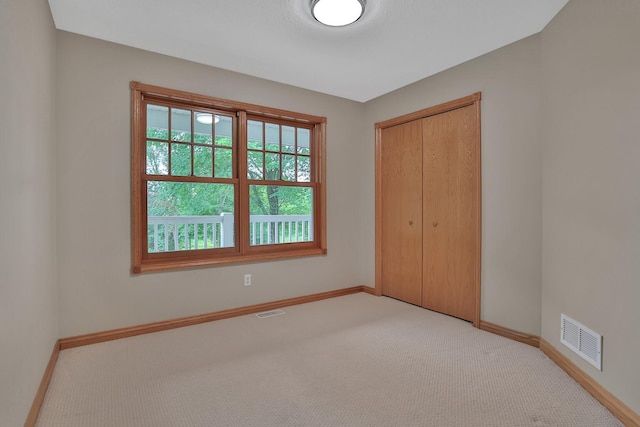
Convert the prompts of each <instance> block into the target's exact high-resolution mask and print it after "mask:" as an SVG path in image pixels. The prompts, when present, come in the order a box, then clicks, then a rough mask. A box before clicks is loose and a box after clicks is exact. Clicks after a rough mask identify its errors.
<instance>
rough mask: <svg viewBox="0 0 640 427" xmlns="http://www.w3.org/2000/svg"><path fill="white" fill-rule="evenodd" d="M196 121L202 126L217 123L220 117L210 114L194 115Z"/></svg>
mask: <svg viewBox="0 0 640 427" xmlns="http://www.w3.org/2000/svg"><path fill="white" fill-rule="evenodd" d="M196 121H197V122H198V123H202V124H203V125H210V124H211V123H213V122H214V121H215V122H216V123H218V122H219V121H220V117H218V116H217V115H213V114H211V113H196Z"/></svg>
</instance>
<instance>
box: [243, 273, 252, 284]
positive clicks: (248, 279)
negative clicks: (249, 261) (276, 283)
mask: <svg viewBox="0 0 640 427" xmlns="http://www.w3.org/2000/svg"><path fill="white" fill-rule="evenodd" d="M244 285H245V286H251V275H250V274H245V275H244Z"/></svg>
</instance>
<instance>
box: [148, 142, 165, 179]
mask: <svg viewBox="0 0 640 427" xmlns="http://www.w3.org/2000/svg"><path fill="white" fill-rule="evenodd" d="M168 173H169V144H167V143H166V142H155V141H147V174H149V175H167V174H168Z"/></svg>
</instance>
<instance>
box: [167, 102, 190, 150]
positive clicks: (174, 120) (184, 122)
mask: <svg viewBox="0 0 640 427" xmlns="http://www.w3.org/2000/svg"><path fill="white" fill-rule="evenodd" d="M171 140H172V141H189V142H190V141H191V110H180V109H178V108H172V109H171Z"/></svg>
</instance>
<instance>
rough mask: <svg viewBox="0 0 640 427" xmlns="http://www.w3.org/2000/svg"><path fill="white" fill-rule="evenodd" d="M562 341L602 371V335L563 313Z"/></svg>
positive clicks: (561, 325) (561, 321)
mask: <svg viewBox="0 0 640 427" xmlns="http://www.w3.org/2000/svg"><path fill="white" fill-rule="evenodd" d="M560 341H561V342H562V344H564V345H566V346H567V347H569V348H570V349H571V350H573V351H574V352H576V353H577V354H578V355H579V356H580V357H582V358H583V359H584V360H586V361H587V362H589V363H591V364H592V365H593V366H595V367H596V368H597V369H598V370H599V371H602V335H600V334H597V333H595V332H593V331H592V330H591V329H589V328H587V327H586V326H584V325H583V324H582V323H580V322H577V321H575V320H573V319H572V318H570V317H569V316H565V315H564V314H561V315H560Z"/></svg>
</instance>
